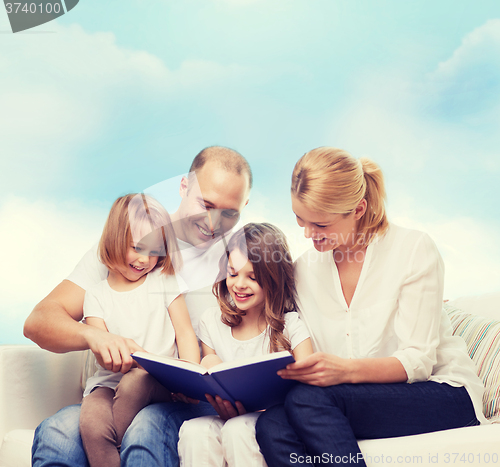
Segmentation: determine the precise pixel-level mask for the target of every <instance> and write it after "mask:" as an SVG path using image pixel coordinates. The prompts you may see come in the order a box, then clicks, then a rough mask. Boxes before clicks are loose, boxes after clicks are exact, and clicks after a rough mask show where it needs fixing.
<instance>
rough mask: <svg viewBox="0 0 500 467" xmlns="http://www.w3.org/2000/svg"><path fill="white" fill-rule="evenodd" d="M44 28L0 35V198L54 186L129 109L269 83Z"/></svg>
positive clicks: (243, 71) (248, 73) (73, 29)
mask: <svg viewBox="0 0 500 467" xmlns="http://www.w3.org/2000/svg"><path fill="white" fill-rule="evenodd" d="M5 27H6V28H8V26H7V25H6V26H5ZM49 27H50V30H51V31H52V33H46V34H41V33H36V34H35V33H33V34H23V33H19V34H4V35H3V36H2V41H0V108H1V109H2V112H1V115H0V140H1V141H2V159H3V163H4V166H3V170H2V175H1V178H2V180H1V183H2V189H3V190H4V191H5V192H9V191H11V192H15V193H19V194H21V192H22V190H23V187H31V188H32V189H33V187H36V186H37V181H38V179H39V177H40V176H43V182H44V186H47V185H49V184H50V182H54V183H57V181H58V179H60V177H62V176H64V174H65V173H67V172H66V169H67V168H68V167H72V166H73V165H74V160H75V158H76V157H78V154H79V148H80V147H83V148H85V147H86V146H88V145H92V143H93V142H95V141H96V140H98V139H99V138H101V137H102V135H104V134H106V132H107V131H108V130H109V129H110V128H113V125H114V124H115V121H116V119H117V118H122V119H123V118H126V117H127V115H126V113H127V112H129V113H130V119H133V117H134V116H135V113H134V112H135V111H136V109H135V107H134V105H135V106H137V105H143V106H145V107H147V106H148V103H149V104H150V105H151V108H154V109H157V108H158V107H159V103H163V104H164V106H165V107H167V106H168V105H169V102H172V101H176V102H178V101H179V99H183V98H186V97H187V98H189V99H192V100H195V101H196V102H198V103H200V104H201V103H202V102H204V101H206V100H207V99H216V98H217V95H218V94H219V93H220V94H221V95H222V94H227V93H228V92H229V93H230V92H231V89H232V88H235V87H236V88H237V87H238V86H241V85H243V86H244V85H245V83H247V84H248V83H256V82H257V83H258V82H259V80H260V81H262V80H267V79H269V77H268V76H267V75H266V74H265V73H263V72H262V70H260V71H259V70H254V71H252V70H251V69H249V68H245V67H241V66H238V65H232V64H228V65H221V64H218V63H214V62H210V61H203V60H194V59H190V60H185V61H184V62H182V63H181V65H180V66H179V68H178V69H176V70H171V69H169V68H168V67H167V66H166V65H165V63H164V62H163V61H162V60H160V59H159V58H158V57H156V56H155V55H153V54H151V53H148V52H145V51H141V50H131V49H126V48H123V47H120V46H119V45H118V44H117V43H116V38H115V36H114V35H113V34H112V33H109V32H98V33H93V34H90V33H88V32H86V31H85V30H84V29H83V28H82V27H81V26H79V25H76V24H74V25H71V26H62V25H60V24H58V23H57V21H54V22H51V23H50V26H49V25H47V28H49ZM35 32H36V31H35ZM242 83H243V84H242ZM124 103H130V105H129V106H128V107H127V106H126V105H124ZM139 103H140V104H139ZM124 112H125V115H124ZM20 185H21V186H20Z"/></svg>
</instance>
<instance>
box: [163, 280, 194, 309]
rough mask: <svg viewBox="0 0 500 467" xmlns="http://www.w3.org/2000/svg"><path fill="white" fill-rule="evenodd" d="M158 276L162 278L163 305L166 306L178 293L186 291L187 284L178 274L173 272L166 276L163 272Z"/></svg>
mask: <svg viewBox="0 0 500 467" xmlns="http://www.w3.org/2000/svg"><path fill="white" fill-rule="evenodd" d="M159 274H161V273H159ZM160 277H161V278H162V279H163V286H164V291H165V305H166V306H167V308H168V307H169V306H170V304H171V303H172V302H173V301H174V300H175V299H176V298H177V297H178V296H179V295H181V294H183V293H186V292H187V286H186V283H185V282H184V281H183V280H182V278H181V277H180V276H178V275H175V274H174V275H170V276H166V275H165V274H161V276H160Z"/></svg>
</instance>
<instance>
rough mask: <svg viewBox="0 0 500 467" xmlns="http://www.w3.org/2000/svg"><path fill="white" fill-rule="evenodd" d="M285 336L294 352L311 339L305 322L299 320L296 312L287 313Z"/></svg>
mask: <svg viewBox="0 0 500 467" xmlns="http://www.w3.org/2000/svg"><path fill="white" fill-rule="evenodd" d="M284 334H285V336H286V337H287V338H288V340H289V341H290V345H291V347H292V350H294V349H295V347H297V346H298V345H299V344H300V343H301V342H303V341H305V340H306V339H308V338H309V337H310V335H309V331H308V330H307V327H306V325H305V324H304V321H302V320H301V319H300V318H299V314H298V313H297V312H296V311H289V312H288V313H285V332H284Z"/></svg>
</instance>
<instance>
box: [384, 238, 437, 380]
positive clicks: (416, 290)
mask: <svg viewBox="0 0 500 467" xmlns="http://www.w3.org/2000/svg"><path fill="white" fill-rule="evenodd" d="M443 285H444V264H443V260H442V259H441V255H440V254H439V252H438V250H437V247H436V245H435V244H434V242H433V241H432V240H431V238H430V237H429V236H428V235H426V234H423V235H422V237H420V238H419V240H417V242H416V244H415V248H414V250H413V254H412V258H411V261H410V267H409V270H408V274H407V276H406V278H405V280H404V281H403V283H402V286H401V292H400V295H399V299H398V311H397V313H396V317H395V320H394V330H395V333H396V335H397V337H398V350H397V351H396V352H395V353H394V354H393V357H396V358H397V359H398V360H399V361H400V362H401V363H402V365H403V367H404V369H405V371H406V374H407V376H408V380H407V381H408V383H412V382H416V381H426V380H427V379H428V378H429V377H430V376H431V374H432V369H433V367H434V365H435V364H436V362H437V347H438V345H439V326H440V322H441V310H442V305H443Z"/></svg>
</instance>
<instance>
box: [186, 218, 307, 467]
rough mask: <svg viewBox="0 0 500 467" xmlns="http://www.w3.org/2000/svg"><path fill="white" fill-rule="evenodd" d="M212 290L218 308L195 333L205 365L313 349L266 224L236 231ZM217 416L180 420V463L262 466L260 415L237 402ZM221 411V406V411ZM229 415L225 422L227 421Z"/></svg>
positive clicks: (284, 259)
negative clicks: (257, 434)
mask: <svg viewBox="0 0 500 467" xmlns="http://www.w3.org/2000/svg"><path fill="white" fill-rule="evenodd" d="M219 269H220V273H219V277H218V279H217V282H216V283H215V284H214V287H213V292H214V294H215V296H216V297H217V300H218V302H219V307H216V308H211V309H208V310H207V311H206V312H205V313H204V314H203V316H202V317H201V320H200V328H199V338H200V340H201V346H202V352H203V360H202V364H203V365H204V366H206V367H207V368H210V367H211V366H213V365H216V364H218V363H220V362H222V361H230V360H235V359H238V358H245V357H251V356H256V355H262V354H267V353H272V352H278V351H281V350H288V351H290V352H291V353H292V354H293V355H294V357H295V360H296V361H300V360H301V359H303V358H305V357H306V356H308V355H310V354H312V346H311V342H310V339H309V334H308V332H307V329H306V328H305V326H304V324H303V323H302V322H301V321H300V319H299V317H298V314H297V313H296V310H297V304H296V300H295V294H296V292H295V280H294V267H293V263H292V260H291V256H290V252H289V249H288V245H287V242H286V239H285V236H284V234H283V233H282V232H281V231H280V230H279V229H278V228H276V227H274V226H273V225H271V224H247V225H245V226H244V228H243V229H242V230H240V231H238V232H237V233H235V234H234V235H233V236H232V237H231V240H230V241H229V243H228V246H227V251H226V255H224V256H223V257H222V258H221V261H220V265H219ZM211 402H212V403H213V405H214V406H215V407H217V408H218V412H219V415H220V416H206V417H200V418H196V419H193V420H190V421H188V422H184V424H183V425H182V428H181V431H180V433H179V439H180V440H179V458H180V461H181V465H184V466H192V465H196V466H207V465H209V466H221V465H224V462H226V463H227V465H231V466H234V467H238V466H245V467H254V466H255V467H257V466H259V467H260V466H263V465H266V464H265V462H264V459H263V458H262V455H261V454H260V451H259V448H258V446H257V442H256V440H255V428H254V427H255V423H256V421H257V418H258V416H259V415H260V413H261V412H257V413H251V414H245V408H244V407H243V406H242V405H241V404H239V403H237V404H236V409H237V413H238V414H239V416H236V417H234V415H236V413H235V411H225V410H224V407H225V404H229V402H228V401H225V402H224V401H222V400H221V399H220V398H219V397H218V396H217V397H216V399H215V400H214V399H211ZM221 409H222V410H221ZM228 418H230V420H227V421H226V419H228Z"/></svg>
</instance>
